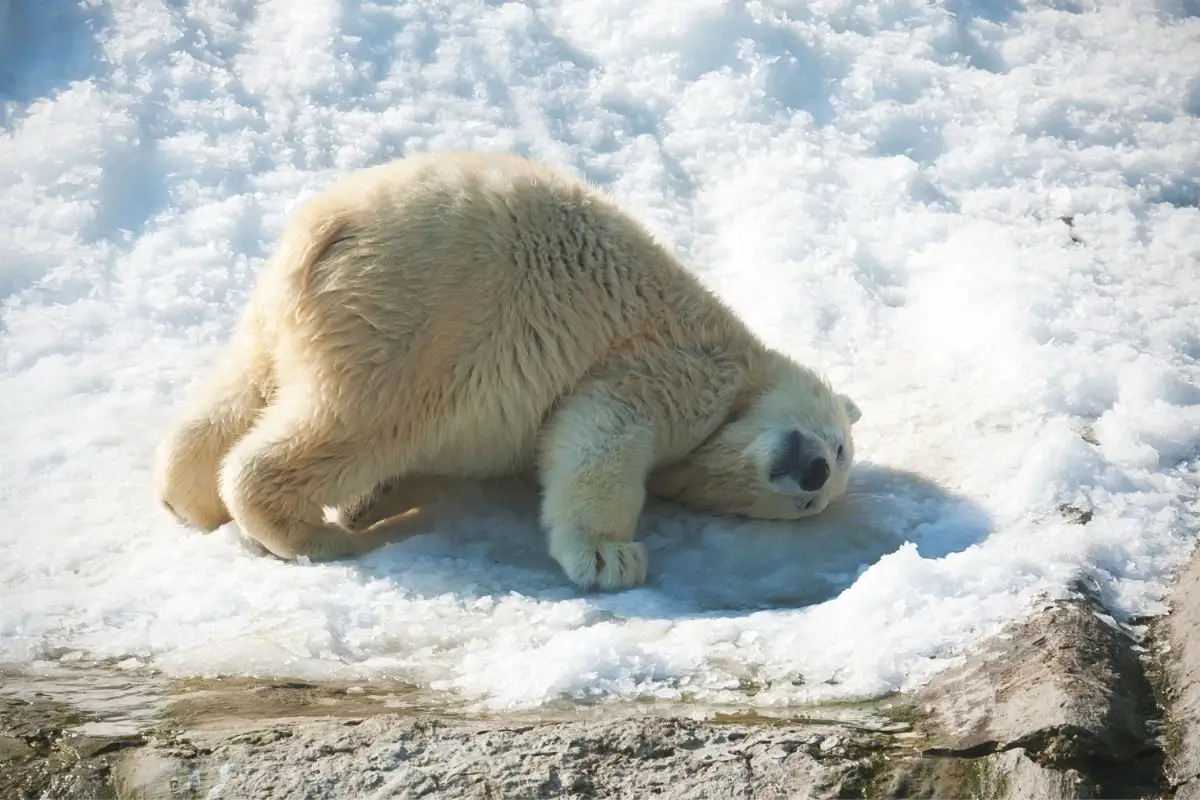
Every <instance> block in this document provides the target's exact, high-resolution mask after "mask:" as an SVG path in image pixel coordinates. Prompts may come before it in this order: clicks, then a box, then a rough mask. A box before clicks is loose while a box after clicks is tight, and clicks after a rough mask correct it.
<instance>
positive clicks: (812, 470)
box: [800, 457, 829, 492]
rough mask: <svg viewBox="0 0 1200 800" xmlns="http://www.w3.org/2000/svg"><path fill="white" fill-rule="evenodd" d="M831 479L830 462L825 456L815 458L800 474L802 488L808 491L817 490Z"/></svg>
mask: <svg viewBox="0 0 1200 800" xmlns="http://www.w3.org/2000/svg"><path fill="white" fill-rule="evenodd" d="M827 480H829V462H828V461H826V460H825V459H823V458H820V457H818V458H814V459H813V460H812V461H810V462H808V466H807V467H805V468H804V473H803V474H802V475H800V488H801V489H803V490H804V491H806V492H815V491H816V490H817V489H820V488H821V487H822V486H824V485H825V481H827Z"/></svg>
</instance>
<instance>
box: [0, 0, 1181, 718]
mask: <svg viewBox="0 0 1200 800" xmlns="http://www.w3.org/2000/svg"><path fill="white" fill-rule="evenodd" d="M684 9H686V12H685V11H684ZM1198 15H1200V6H1198V5H1197V3H1196V0H1124V2H1120V3H1115V2H1107V3H1104V2H1099V0H1028V2H1024V3H1021V2H1017V0H939V1H938V2H932V3H928V2H923V0H874V1H873V2H867V3H859V2H851V0H813V1H812V2H791V3H788V2H774V3H773V2H744V3H743V2H734V1H733V0H729V1H728V2H720V1H718V0H689V2H687V3H679V2H677V0H572V1H571V2H568V1H567V0H559V1H557V2H556V1H555V0H547V1H546V2H530V3H528V4H522V3H520V2H509V3H501V2H490V1H489V2H484V0H422V2H408V3H405V2H396V3H372V2H358V0H305V2H294V0H258V1H256V0H191V2H184V0H166V1H165V2H164V0H104V2H101V1H100V0H84V1H83V2H79V1H77V0H37V1H36V2H35V0H0V102H2V103H3V105H2V107H0V126H2V127H3V131H2V132H0V230H3V232H4V233H3V236H0V297H2V298H3V300H2V302H3V306H2V316H0V336H2V339H0V348H2V367H0V369H2V374H0V398H2V399H0V408H2V418H0V453H2V454H3V457H2V458H0V512H2V515H3V518H2V519H3V521H2V522H0V589H2V594H0V662H2V661H7V662H32V661H37V660H44V659H64V660H67V661H70V660H73V659H74V660H78V659H99V658H104V659H116V660H118V661H120V662H121V663H122V664H126V665H139V664H140V665H149V666H156V667H160V668H162V669H164V670H166V671H168V672H170V673H173V674H179V675H188V674H213V673H242V674H259V675H284V676H295V677H305V678H310V679H311V678H333V677H338V678H345V677H354V678H355V679H359V678H360V677H361V678H366V677H372V676H374V677H386V678H399V679H406V680H411V681H414V682H416V683H418V684H421V685H424V686H431V687H434V688H438V689H448V690H451V691H453V692H456V693H458V695H459V696H461V697H463V698H465V699H467V700H469V701H473V702H480V703H484V704H487V705H491V706H493V707H501V708H503V707H517V706H525V707H529V706H538V705H539V704H543V703H546V702H548V701H553V700H556V699H564V698H566V699H569V698H588V697H590V698H631V697H635V696H654V697H666V698H670V697H679V696H689V697H696V698H699V699H702V700H709V701H730V702H742V703H762V704H781V703H803V702H811V701H818V700H830V699H853V698H862V697H869V696H872V695H878V694H880V693H884V692H888V691H891V690H895V689H904V688H908V687H912V686H915V685H917V684H919V683H921V682H922V681H924V680H926V679H927V678H928V677H929V676H930V675H931V674H932V673H933V672H934V671H936V670H937V669H940V668H942V667H944V666H946V665H947V664H949V663H952V662H953V660H954V659H955V658H957V657H960V656H961V655H962V653H964V652H965V651H966V649H968V648H970V647H971V645H972V644H973V643H977V642H978V641H979V640H980V638H981V637H983V636H985V635H987V634H989V633H991V632H994V631H996V630H997V629H998V628H999V626H1001V625H1002V624H1003V623H1004V622H1005V621H1007V620H1011V619H1014V618H1016V617H1019V616H1020V615H1022V614H1025V613H1028V612H1029V610H1030V609H1031V608H1032V607H1033V604H1034V603H1035V602H1037V599H1038V598H1044V597H1053V596H1058V595H1061V594H1062V593H1063V592H1064V591H1065V590H1066V588H1067V587H1068V586H1069V585H1070V584H1071V582H1072V581H1074V580H1076V579H1079V578H1083V579H1085V580H1086V581H1088V582H1089V583H1090V584H1091V585H1093V586H1094V587H1095V588H1096V590H1097V591H1099V592H1100V593H1101V594H1102V596H1103V597H1104V598H1105V600H1106V602H1107V603H1109V605H1110V606H1111V608H1112V609H1113V612H1114V615H1115V616H1116V617H1118V618H1123V619H1128V618H1130V617H1137V616H1139V615H1145V614H1154V613H1160V612H1161V611H1162V610H1163V609H1162V605H1161V599H1162V595H1163V590H1164V586H1165V581H1166V580H1167V579H1168V578H1169V575H1170V573H1171V571H1172V569H1173V568H1175V567H1176V566H1177V565H1178V564H1180V562H1181V560H1182V559H1184V558H1185V557H1186V555H1187V554H1188V553H1189V551H1190V549H1191V547H1192V545H1193V543H1194V541H1195V531H1196V530H1197V527H1196V526H1197V505H1196V497H1197V483H1198V482H1197V476H1196V467H1197V457H1198V448H1197V443H1198V439H1197V431H1198V430H1200V388H1198V378H1200V366H1198V361H1197V359H1200V208H1198V204H1200V17H1198ZM447 147H478V148H493V149H511V150H516V151H519V152H524V153H528V154H532V155H535V156H537V157H539V158H543V159H546V160H548V161H551V162H555V163H558V164H561V165H565V166H566V167H568V168H570V169H573V170H575V171H577V172H578V173H580V174H582V175H584V176H586V177H587V178H589V179H590V180H592V181H594V182H596V183H597V184H599V185H601V186H603V187H605V188H607V189H609V190H610V191H612V192H613V193H614V194H615V195H616V196H617V197H618V198H620V199H621V201H622V202H623V203H624V204H625V205H626V207H628V208H629V209H630V210H631V211H633V212H635V213H636V214H638V215H639V216H640V217H642V218H643V219H644V220H645V221H646V222H647V223H648V224H649V225H650V226H651V227H652V228H653V229H654V231H655V232H656V233H657V234H659V235H661V236H662V237H663V239H664V240H665V241H666V242H668V243H669V244H670V245H671V246H672V247H674V248H676V249H677V250H678V252H679V253H680V254H681V256H682V257H683V258H684V259H685V260H686V262H687V263H688V264H690V265H692V266H693V267H694V269H696V270H697V272H699V273H700V274H701V275H702V276H703V278H704V279H705V280H706V281H708V283H709V284H710V285H711V286H712V287H713V288H714V289H716V290H717V291H719V292H720V293H721V294H722V295H723V296H724V297H726V298H728V300H729V301H730V302H731V303H732V304H733V305H734V306H735V307H736V308H737V310H738V311H740V312H741V313H743V314H744V315H745V316H746V318H747V319H748V320H749V321H750V322H751V323H752V325H753V327H754V328H755V329H756V330H757V331H758V332H759V333H761V334H762V336H763V337H765V338H766V339H767V340H768V341H769V342H770V343H771V344H774V345H777V346H779V347H781V348H784V349H786V350H788V351H790V352H792V353H794V354H796V355H798V356H800V357H802V358H804V359H806V360H808V361H809V362H811V363H813V364H814V365H816V366H817V367H819V368H821V369H822V370H824V371H826V373H827V374H828V375H829V376H830V377H831V378H832V379H833V380H834V381H835V382H836V383H837V384H838V385H839V387H841V388H844V389H845V390H846V391H848V392H849V393H850V394H852V395H853V396H854V397H855V398H856V399H857V401H858V402H859V404H860V405H861V406H862V407H863V409H864V411H865V417H864V418H863V420H862V422H861V423H860V424H859V426H858V427H857V429H856V434H857V441H858V452H859V454H860V458H861V463H860V466H859V468H858V472H857V475H856V478H855V480H854V482H853V485H852V491H851V494H850V495H849V496H848V497H847V498H846V500H845V502H844V503H842V504H841V506H840V507H838V508H836V509H833V510H831V511H830V512H829V513H828V514H827V515H826V516H824V517H823V518H820V519H818V520H817V521H815V522H812V523H809V524H752V523H747V522H735V521H729V520H713V519H706V518H702V517H697V516H692V515H686V514H682V513H680V512H679V511H677V510H676V509H672V508H669V507H666V506H662V505H655V506H654V507H653V508H652V509H651V511H650V513H649V514H648V515H647V517H646V519H645V521H644V525H643V533H642V537H643V539H644V540H645V541H646V542H647V543H648V545H649V547H650V550H651V556H652V565H651V576H650V582H649V584H648V585H647V586H645V587H644V588H639V589H637V590H634V591H628V592H624V593H621V594H609V595H581V594H580V593H578V592H576V591H574V590H573V589H572V587H571V586H570V585H569V584H568V583H567V582H566V580H565V579H564V578H563V577H562V576H561V574H560V572H559V571H558V569H557V568H556V566H555V565H554V564H553V562H552V561H550V559H549V558H548V556H546V555H545V553H544V550H543V546H542V540H541V536H540V534H539V533H538V532H537V530H536V517H535V513H534V505H533V504H534V502H535V501H536V498H535V497H530V496H529V495H528V494H522V493H520V492H518V491H516V490H512V489H509V488H506V487H498V488H497V487H478V488H476V487H470V486H468V487H464V490H463V495H462V496H461V497H459V498H457V499H453V500H452V502H448V503H447V504H446V506H445V508H443V509H442V513H439V516H438V522H437V524H436V525H435V526H434V528H433V529H432V530H431V532H430V533H429V534H428V535H424V536H418V537H416V538H413V539H409V540H407V541H405V542H402V543H399V544H395V545H392V546H389V547H388V548H386V549H383V550H380V551H377V552H375V553H373V554H371V555H370V556H368V557H365V558H362V559H360V560H358V561H349V562H343V563H338V564H332V565H321V566H305V565H295V564H286V563H282V562H279V561H276V560H273V559H270V558H267V557H262V556H260V555H257V554H255V553H254V552H253V551H252V550H250V549H249V548H247V547H246V546H245V545H243V544H242V543H241V541H240V538H239V535H238V533H237V531H236V529H235V527H234V526H232V525H230V526H226V528H224V529H222V530H221V531H219V532H217V533H214V534H212V535H210V536H207V537H206V536H202V535H199V534H196V533H194V532H191V531H188V530H185V529H183V528H182V527H179V526H177V525H176V524H174V523H173V521H171V520H170V519H169V518H168V517H167V515H166V514H165V512H163V511H161V510H160V509H159V508H158V507H157V505H156V504H155V502H154V500H153V498H152V496H151V494H150V485H149V480H148V462H149V454H150V451H151V448H152V447H153V445H154V443H155V441H156V437H157V436H158V434H159V432H160V431H161V430H162V428H163V426H164V425H165V424H166V422H167V421H168V420H169V419H170V417H171V415H172V414H173V413H174V410H175V408H176V407H177V404H178V402H179V401H180V399H181V397H182V394H183V392H184V391H185V389H186V388H187V387H188V385H189V382H191V381H193V380H195V379H196V378H197V377H198V376H199V375H200V374H201V373H202V370H203V369H204V368H205V367H206V366H207V364H208V362H209V359H210V358H212V357H213V355H214V354H215V352H216V348H217V347H218V346H219V345H220V343H221V342H222V341H223V340H224V337H225V336H226V335H227V334H228V333H229V331H230V328H231V326H232V325H233V323H234V321H235V319H236V317H237V315H238V313H239V312H240V309H241V305H242V302H243V300H244V298H245V296H246V293H247V291H248V290H249V288H250V286H251V285H252V281H253V280H254V277H255V275H256V273H257V270H258V268H259V267H260V266H261V264H262V261H263V258H264V256H265V255H266V254H267V252H268V251H269V248H270V246H271V241H272V239H273V237H274V235H275V233H276V232H277V231H278V230H279V226H280V224H281V222H282V220H283V219H284V216H285V215H286V214H287V213H288V212H289V210H291V209H292V208H294V206H295V204H296V203H297V201H298V200H300V199H302V198H303V197H304V196H306V195H307V194H309V193H311V192H313V191H315V190H317V189H319V188H321V187H322V186H324V185H326V184H327V183H328V182H330V181H331V180H332V179H333V178H334V176H335V175H336V174H338V173H340V172H342V171H345V170H349V169H352V168H355V167H359V166H363V165H367V164H371V163H375V162H379V161H381V160H383V159H386V158H389V157H393V156H397V155H400V154H403V153H406V152H415V151H421V150H428V149H434V148H447ZM1082 523H1085V524H1082ZM750 687H753V688H754V689H755V690H756V691H755V692H751V691H749V688H750Z"/></svg>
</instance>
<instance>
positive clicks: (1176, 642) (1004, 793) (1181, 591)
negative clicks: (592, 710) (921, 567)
mask: <svg viewBox="0 0 1200 800" xmlns="http://www.w3.org/2000/svg"><path fill="white" fill-rule="evenodd" d="M1155 630H1156V633H1155V636H1154V637H1153V640H1154V641H1155V642H1157V643H1159V647H1160V649H1163V643H1165V645H1166V647H1165V649H1166V653H1165V655H1164V654H1160V655H1159V656H1157V657H1156V658H1142V657H1140V655H1139V649H1138V647H1137V646H1135V644H1134V642H1133V640H1132V639H1131V637H1130V636H1129V635H1128V634H1127V632H1126V631H1125V630H1124V629H1122V627H1121V626H1119V625H1117V624H1116V623H1114V622H1113V621H1112V620H1111V619H1110V618H1108V617H1107V616H1106V615H1105V614H1103V612H1102V609H1100V608H1099V607H1098V606H1097V605H1096V604H1095V603H1094V602H1093V601H1092V600H1090V599H1089V598H1088V596H1087V594H1086V592H1081V593H1080V597H1078V598H1076V599H1074V600H1071V601H1069V602H1065V603H1056V604H1054V605H1052V606H1050V607H1048V608H1046V609H1045V610H1043V611H1042V612H1040V613H1038V614H1035V615H1033V616H1032V617H1031V618H1029V619H1028V620H1026V621H1024V622H1021V623H1019V624H1016V625H1013V626H1010V627H1009V628H1008V629H1006V630H1005V631H1004V632H1003V633H1002V634H1000V635H999V636H997V637H995V638H994V639H992V640H991V641H989V642H987V643H986V644H985V646H984V647H982V648H981V649H980V650H979V651H978V652H977V653H976V654H975V655H973V656H972V657H970V658H969V659H967V660H966V661H965V662H964V663H963V664H962V665H961V666H960V667H957V668H955V669H953V670H950V671H947V672H945V673H942V674H941V675H940V676H939V677H938V678H937V679H935V680H934V682H933V683H932V684H931V685H929V686H928V687H926V688H925V689H923V690H922V691H919V692H916V693H914V694H912V695H905V696H899V697H894V698H891V699H889V700H887V701H882V702H880V703H876V704H873V705H872V706H871V707H870V709H869V711H868V712H867V713H864V714H862V715H858V716H855V715H854V714H848V715H846V717H845V718H844V719H843V720H842V721H838V720H837V719H832V718H831V719H825V720H821V721H814V720H813V719H808V720H805V719H803V718H795V719H767V718H762V717H758V718H750V717H742V718H738V719H734V720H729V719H724V720H722V719H693V718H690V717H685V716H683V715H682V713H681V712H680V710H679V709H674V710H673V711H671V712H670V713H669V715H664V714H663V713H660V712H658V711H655V710H653V709H643V710H642V711H639V712H638V713H639V715H638V716H626V717H621V718H616V717H615V716H614V715H613V714H610V713H607V712H606V713H605V714H598V713H597V714H593V716H592V718H589V719H585V718H583V716H582V714H577V715H576V716H575V717H573V718H570V719H559V720H547V719H528V720H527V719H518V718H505V719H502V720H497V719H493V720H486V721H481V720H471V719H467V718H464V717H461V716H453V715H451V714H450V713H448V712H447V711H446V710H444V709H441V710H439V709H435V708H430V707H420V706H417V705H404V702H407V701H403V698H402V697H401V698H398V696H397V695H393V694H388V692H389V691H392V690H394V689H395V687H392V689H386V688H385V689H378V687H369V688H367V689H363V688H361V687H357V688H355V689H354V690H353V691H351V690H350V689H349V688H348V687H338V686H333V685H325V684H322V685H314V684H305V683H288V682H255V681H242V682H236V681H216V682H210V683H208V684H205V685H203V686H198V685H190V686H188V687H186V688H184V689H178V688H176V689H174V690H172V689H170V688H164V687H166V682H164V681H163V680H161V679H155V680H150V679H146V678H139V679H136V680H143V681H145V682H144V683H137V684H132V683H131V684H128V685H120V684H119V682H118V683H114V684H111V685H108V686H107V688H106V689H105V691H106V692H107V695H106V696H105V703H104V704H101V705H100V706H95V705H93V706H92V707H89V708H86V709H85V708H84V707H83V706H82V705H78V703H77V701H78V699H79V697H80V696H81V694H80V691H81V688H80V687H83V686H86V685H88V683H89V677H88V676H87V675H83V676H80V677H79V679H78V680H77V681H76V682H75V683H71V684H69V688H70V691H68V692H66V693H65V694H66V696H67V697H69V698H73V701H72V702H76V705H75V706H72V705H67V704H64V703H63V702H60V700H56V699H54V698H52V697H50V696H49V695H48V694H45V693H39V692H36V691H33V692H31V691H30V687H34V688H36V687H37V686H39V685H40V684H37V683H36V682H30V681H28V680H24V679H22V680H17V681H13V680H12V679H8V680H7V681H6V680H5V679H4V678H2V677H0V797H5V798H7V797H14V798H35V797H37V798H43V797H45V798H58V797H63V798H68V797H70V798H75V797H80V798H89V797H111V796H116V797H130V798H133V797H139V798H140V797H155V798H158V797H164V798H182V797H238V798H248V799H249V798H274V797H322V798H339V797H363V798H370V797H397V798H403V797H423V798H431V799H436V798H450V797H454V798H541V797H563V798H585V797H587V798H593V797H595V798H600V797H661V798H675V797H679V798H684V797H687V798H707V797H712V798H717V797H720V798H730V797H736V798H785V797H786V798H792V797H806V798H826V797H828V798H834V797H977V798H988V800H1002V799H1007V798H1013V799H1014V800H1015V798H1034V797H1036V798H1048V799H1050V800H1054V799H1055V798H1064V799H1065V798H1085V797H1087V798H1090V797H1097V798H1100V797H1137V798H1156V799H1157V798H1169V797H1174V798H1175V799H1176V800H1189V799H1190V800H1200V777H1197V776H1198V775H1200V766H1198V765H1200V641H1198V638H1197V637H1198V636H1200V554H1198V556H1197V559H1196V560H1195V561H1194V562H1193V564H1192V566H1191V567H1190V568H1189V569H1188V570H1187V571H1185V572H1184V573H1182V574H1181V575H1180V577H1179V580H1178V584H1177V586H1176V588H1175V590H1174V592H1173V595H1172V599H1171V613H1170V615H1169V616H1168V617H1167V618H1166V620H1165V621H1160V622H1158V623H1157V624H1156V627H1155ZM1147 663H1149V664H1150V666H1152V667H1157V669H1152V670H1151V672H1150V673H1149V674H1150V675H1152V676H1154V677H1155V679H1156V681H1157V683H1158V684H1159V685H1158V686H1152V685H1151V681H1150V680H1149V678H1148V673H1147V672H1146V669H1145V667H1146V664H1147ZM92 678H96V676H92ZM103 680H104V678H98V679H96V680H92V683H97V682H99V683H103ZM125 680H127V681H128V680H129V679H127V678H126V679H125ZM57 685H65V684H63V683H62V682H61V680H60V683H59V684H57ZM21 687H24V688H23V689H21ZM18 689H20V690H21V691H24V697H23V698H18V697H16V696H15V695H14V693H15V692H18ZM138 690H140V691H143V693H147V694H154V695H155V696H154V697H153V698H151V699H150V700H148V701H147V702H145V703H144V704H143V705H144V706H145V708H144V709H143V710H142V711H141V712H140V713H142V716H140V717H137V718H136V719H135V718H134V717H135V715H132V714H131V709H133V708H135V707H137V705H138V703H139V702H140V701H138V700H137V698H133V697H131V695H132V694H135V693H136V692H137V691H138ZM151 690H152V691H151ZM1156 690H1157V691H1156ZM47 692H49V693H51V694H52V693H53V689H52V688H48V689H47ZM1156 697H1157V698H1160V699H1161V700H1162V701H1163V702H1164V703H1165V704H1166V705H1167V707H1168V713H1167V716H1166V722H1167V725H1166V730H1167V736H1165V737H1163V736H1162V735H1161V734H1160V730H1161V729H1162V725H1161V722H1162V721H1161V719H1160V717H1161V716H1162V713H1161V711H1160V709H1159V707H1158V705H1157V704H1156V702H1155V698H1156ZM117 701H119V702H118V703H117V705H116V706H115V707H117V708H119V709H120V710H121V717H120V720H121V725H119V726H117V727H118V729H119V730H121V731H123V732H122V733H120V734H119V735H112V734H111V731H110V734H109V735H98V734H97V730H106V727H105V725H103V724H101V725H99V726H98V722H97V721H98V720H99V721H101V722H103V721H104V720H105V714H104V713H103V711H101V712H97V710H96V709H97V708H98V707H99V708H111V707H114V706H113V703H114V702H117ZM398 704H399V705H398ZM810 712H811V710H810ZM889 717H890V718H891V720H892V721H891V722H890V723H888V722H887V718H889ZM847 720H850V721H847ZM131 726H132V727H131ZM109 727H111V726H109ZM1164 743H1165V752H1166V756H1165V761H1166V763H1165V766H1164Z"/></svg>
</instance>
